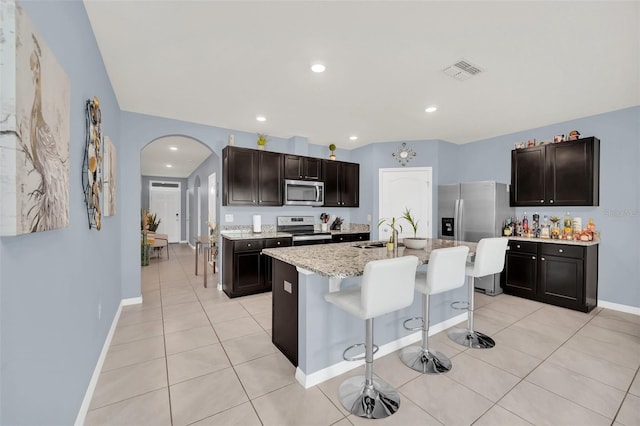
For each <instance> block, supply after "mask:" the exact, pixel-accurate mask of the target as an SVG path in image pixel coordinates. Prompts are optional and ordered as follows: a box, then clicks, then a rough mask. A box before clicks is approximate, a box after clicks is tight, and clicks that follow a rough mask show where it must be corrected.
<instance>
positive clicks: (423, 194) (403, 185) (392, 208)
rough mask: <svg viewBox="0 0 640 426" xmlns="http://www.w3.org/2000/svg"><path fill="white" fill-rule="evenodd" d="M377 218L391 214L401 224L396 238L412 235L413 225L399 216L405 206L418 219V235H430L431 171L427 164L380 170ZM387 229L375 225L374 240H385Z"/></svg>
mask: <svg viewBox="0 0 640 426" xmlns="http://www.w3.org/2000/svg"><path fill="white" fill-rule="evenodd" d="M379 175H380V184H379V209H378V214H379V216H378V217H379V218H380V219H382V218H388V219H390V218H392V217H395V218H396V221H398V219H399V223H400V225H402V232H400V230H399V229H398V232H400V234H399V238H405V237H413V228H412V227H411V225H409V223H408V222H407V221H406V220H404V219H400V218H401V217H402V214H403V212H404V211H405V209H406V208H409V209H410V210H411V216H413V218H414V219H415V220H418V235H417V236H418V237H426V238H431V237H432V236H433V234H432V233H431V223H432V200H433V186H432V170H431V167H411V168H406V167H403V168H394V169H380V171H379ZM390 237H391V230H390V229H389V227H388V226H386V225H382V226H380V227H379V228H378V239H380V240H386V241H389V238H390Z"/></svg>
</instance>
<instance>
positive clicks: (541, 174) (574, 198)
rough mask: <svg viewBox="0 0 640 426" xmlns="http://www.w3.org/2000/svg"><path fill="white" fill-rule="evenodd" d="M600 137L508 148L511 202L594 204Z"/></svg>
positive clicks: (549, 204) (522, 203) (597, 178)
mask: <svg viewBox="0 0 640 426" xmlns="http://www.w3.org/2000/svg"><path fill="white" fill-rule="evenodd" d="M599 176H600V140H599V139H598V138H594V137H590V138H584V139H578V140H575V141H568V142H561V143H556V144H549V145H542V146H536V147H532V148H524V149H516V150H513V151H511V200H510V201H511V206H516V207H524V206H597V205H598V204H599V201H600V200H599V187H600V184H599Z"/></svg>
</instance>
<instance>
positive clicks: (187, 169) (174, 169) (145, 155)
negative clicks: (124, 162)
mask: <svg viewBox="0 0 640 426" xmlns="http://www.w3.org/2000/svg"><path fill="white" fill-rule="evenodd" d="M171 147H174V148H177V150H172V149H171ZM210 155H211V150H210V149H209V148H207V147H206V146H204V145H203V144H201V143H200V142H197V141H195V140H194V139H191V138H185V137H182V136H167V137H164V138H160V139H156V140H155V141H153V142H152V143H150V144H149V145H147V146H145V147H144V148H143V149H142V153H141V155H140V174H142V175H144V176H164V177H176V178H186V177H189V176H190V175H191V173H193V171H194V170H195V169H197V168H198V166H199V165H200V164H202V162H203V161H204V160H206V159H207V157H209V156H210ZM167 164H170V165H171V167H167Z"/></svg>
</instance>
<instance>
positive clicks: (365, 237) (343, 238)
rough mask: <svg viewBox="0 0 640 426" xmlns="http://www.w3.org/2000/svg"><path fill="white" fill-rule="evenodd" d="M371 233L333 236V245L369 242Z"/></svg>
mask: <svg viewBox="0 0 640 426" xmlns="http://www.w3.org/2000/svg"><path fill="white" fill-rule="evenodd" d="M370 235H371V234H370V233H368V232H355V233H344V234H333V235H332V236H331V242H332V243H346V242H349V241H369V239H370V238H371V237H370Z"/></svg>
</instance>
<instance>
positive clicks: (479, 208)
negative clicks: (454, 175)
mask: <svg viewBox="0 0 640 426" xmlns="http://www.w3.org/2000/svg"><path fill="white" fill-rule="evenodd" d="M514 215H515V209H513V208H512V207H509V185H507V184H505V183H497V182H493V181H486V182H469V183H460V184H453V185H440V186H438V238H442V239H446V240H460V241H471V242H478V241H480V240H481V239H482V238H487V237H498V236H501V235H502V228H503V225H504V221H505V219H507V218H508V217H514ZM475 287H476V289H480V290H483V291H484V292H485V293H486V294H489V295H492V296H493V295H496V294H500V293H502V288H501V287H500V274H496V275H490V276H487V277H482V278H476V280H475Z"/></svg>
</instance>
